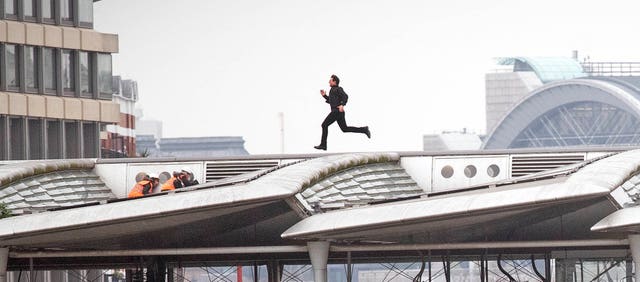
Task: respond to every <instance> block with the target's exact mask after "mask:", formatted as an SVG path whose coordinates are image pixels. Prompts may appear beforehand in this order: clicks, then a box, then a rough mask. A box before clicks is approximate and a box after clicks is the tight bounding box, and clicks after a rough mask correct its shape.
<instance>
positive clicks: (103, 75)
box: [98, 53, 113, 100]
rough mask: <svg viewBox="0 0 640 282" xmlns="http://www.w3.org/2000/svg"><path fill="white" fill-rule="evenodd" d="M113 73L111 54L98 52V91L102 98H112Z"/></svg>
mask: <svg viewBox="0 0 640 282" xmlns="http://www.w3.org/2000/svg"><path fill="white" fill-rule="evenodd" d="M112 80H113V74H112V71H111V54H104V53H100V54H98V91H99V94H100V98H103V99H109V100H111V96H112V95H113V87H112Z"/></svg>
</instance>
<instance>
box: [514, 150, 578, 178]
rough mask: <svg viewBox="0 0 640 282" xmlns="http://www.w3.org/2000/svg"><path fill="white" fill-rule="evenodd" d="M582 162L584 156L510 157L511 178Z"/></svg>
mask: <svg viewBox="0 0 640 282" xmlns="http://www.w3.org/2000/svg"><path fill="white" fill-rule="evenodd" d="M584 160H585V155H584V154H549V155H547V154H545V155H515V156H512V157H511V177H519V176H525V175H529V174H533V173H538V172H542V171H545V170H550V169H554V168H559V167H562V166H566V165H571V164H575V163H579V162H583V161H584Z"/></svg>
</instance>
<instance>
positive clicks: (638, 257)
mask: <svg viewBox="0 0 640 282" xmlns="http://www.w3.org/2000/svg"><path fill="white" fill-rule="evenodd" d="M629 248H630V249H631V257H633V266H634V269H635V273H634V275H633V277H634V278H635V279H634V280H635V281H640V234H631V235H629Z"/></svg>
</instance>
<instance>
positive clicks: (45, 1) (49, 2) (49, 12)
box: [41, 0, 55, 23]
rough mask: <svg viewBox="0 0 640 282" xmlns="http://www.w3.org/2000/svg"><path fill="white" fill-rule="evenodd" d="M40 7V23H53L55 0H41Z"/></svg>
mask: <svg viewBox="0 0 640 282" xmlns="http://www.w3.org/2000/svg"><path fill="white" fill-rule="evenodd" d="M41 1H42V2H41V5H42V21H43V22H47V23H54V21H55V20H54V15H55V0H41Z"/></svg>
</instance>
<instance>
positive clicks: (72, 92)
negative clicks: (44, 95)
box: [57, 49, 78, 97]
mask: <svg viewBox="0 0 640 282" xmlns="http://www.w3.org/2000/svg"><path fill="white" fill-rule="evenodd" d="M59 50H60V51H59V52H58V54H59V55H60V57H59V58H60V60H59V62H60V64H59V66H58V67H57V71H58V73H59V75H58V77H59V80H58V82H60V84H59V85H58V92H59V93H60V95H61V96H67V97H77V96H78V95H77V94H78V93H77V91H78V85H77V84H78V80H77V79H76V76H77V73H78V68H77V66H78V58H77V57H78V56H77V54H78V52H77V50H73V49H59ZM65 51H69V52H71V54H70V55H71V56H70V58H71V62H70V67H71V71H72V72H73V73H71V74H70V75H69V78H70V79H73V81H71V86H72V87H73V88H65V85H64V83H63V70H64V67H63V64H64V62H63V60H62V56H63V54H64V53H65Z"/></svg>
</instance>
